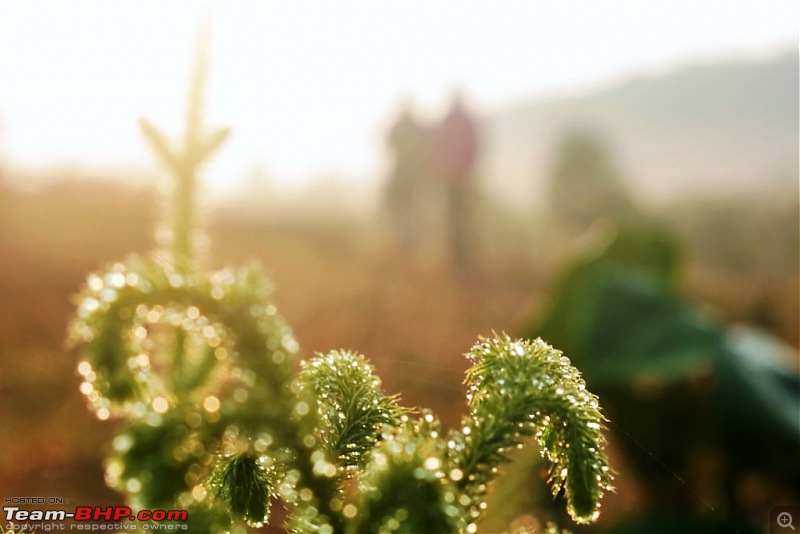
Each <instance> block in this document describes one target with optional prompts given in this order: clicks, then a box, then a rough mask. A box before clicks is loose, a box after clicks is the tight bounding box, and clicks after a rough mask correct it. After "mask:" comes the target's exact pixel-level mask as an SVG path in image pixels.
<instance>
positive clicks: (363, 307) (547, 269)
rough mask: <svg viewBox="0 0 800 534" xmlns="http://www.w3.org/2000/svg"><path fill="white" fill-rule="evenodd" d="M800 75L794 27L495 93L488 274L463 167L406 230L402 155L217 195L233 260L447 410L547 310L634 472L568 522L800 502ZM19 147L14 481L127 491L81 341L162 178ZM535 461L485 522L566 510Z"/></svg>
mask: <svg viewBox="0 0 800 534" xmlns="http://www.w3.org/2000/svg"><path fill="white" fill-rule="evenodd" d="M797 94H798V58H797V54H796V52H794V51H793V52H791V53H787V54H783V55H781V56H779V57H777V58H772V59H769V60H764V61H760V62H744V63H731V62H725V63H720V64H705V65H693V66H689V67H686V68H685V69H682V70H680V69H679V70H677V71H676V72H674V73H672V74H667V75H663V76H660V77H659V76H655V77H647V78H637V79H632V80H629V81H628V82H626V83H622V84H620V85H618V86H615V87H612V88H607V89H603V90H599V91H596V92H594V93H590V94H586V95H584V96H582V97H575V96H570V97H564V98H560V99H559V98H555V99H553V98H551V99H544V100H543V99H538V100H533V101H531V102H528V103H524V104H520V105H518V106H510V107H508V108H504V109H499V110H495V111H493V112H491V113H488V114H487V116H485V117H481V119H482V120H481V133H482V138H481V140H482V143H483V148H485V152H484V153H483V157H482V159H481V161H480V162H479V166H478V176H477V181H476V184H475V187H474V189H473V190H472V191H471V197H470V201H469V204H468V205H469V210H470V214H471V215H470V217H471V220H472V226H471V231H472V232H473V233H472V235H471V239H472V240H473V241H472V242H473V244H474V246H473V248H472V250H473V255H474V257H473V258H472V261H471V266H472V267H471V269H470V272H469V273H468V276H458V277H456V276H454V274H453V271H452V268H451V265H450V263H449V262H448V260H447V252H446V250H447V242H448V239H449V236H448V233H447V231H446V230H445V223H444V222H443V219H444V217H445V216H444V215H443V214H442V209H441V206H442V205H443V204H444V203H446V199H445V198H444V196H445V195H444V193H442V192H441V191H434V190H428V191H427V192H426V193H425V194H424V195H423V196H424V198H425V202H424V206H427V207H426V208H424V212H423V213H421V214H418V217H420V221H423V222H424V229H425V230H424V231H423V232H422V233H421V238H420V240H419V242H418V243H416V245H415V248H414V249H413V250H408V249H401V248H399V247H398V246H397V243H396V242H395V240H394V239H393V238H394V235H393V233H392V228H391V226H390V223H389V220H388V219H389V218H388V217H387V215H386V213H385V210H384V209H383V207H382V204H381V197H380V195H379V194H377V193H376V191H378V190H379V189H380V187H379V186H377V185H375V184H379V183H383V182H385V178H383V177H381V178H377V177H376V179H375V181H374V182H375V183H374V184H373V185H372V186H369V187H365V188H364V189H359V190H354V189H353V187H352V186H350V185H347V184H343V182H341V181H339V179H338V178H337V177H336V176H335V174H332V175H331V176H327V177H323V178H321V179H320V180H318V181H317V182H314V183H312V185H310V186H309V187H308V190H307V192H306V193H304V194H299V195H298V196H297V197H296V198H293V199H287V198H286V197H284V196H281V194H280V193H279V192H278V191H277V190H276V188H275V187H274V183H272V182H271V181H270V180H271V179H270V177H269V176H268V173H266V172H264V171H263V169H256V170H254V172H253V179H252V180H251V181H250V182H249V186H248V188H247V189H246V190H243V191H242V192H240V193H239V194H238V196H233V197H229V198H227V199H225V200H224V201H223V200H219V199H217V200H216V201H214V202H213V203H207V205H206V206H205V210H204V220H205V227H206V231H207V237H208V239H207V242H208V243H211V245H210V247H209V248H208V251H207V252H208V258H209V267H211V268H218V267H223V266H226V265H237V264H244V263H247V262H249V261H259V262H261V263H262V264H263V265H264V267H265V269H266V271H267V272H268V273H269V274H270V275H271V277H272V278H273V280H274V281H275V284H276V287H277V292H276V301H277V304H278V307H279V309H280V310H281V312H282V314H283V315H284V316H285V317H286V319H287V321H288V322H289V324H290V325H291V326H292V327H293V329H294V332H295V335H296V338H297V340H298V342H299V343H300V347H301V355H302V356H305V357H308V356H311V355H312V354H314V353H315V352H316V351H326V350H328V349H331V348H336V347H343V348H344V347H346V348H348V349H351V350H353V351H357V352H359V353H363V354H366V355H368V356H369V358H370V360H371V361H372V362H373V363H374V365H375V367H376V372H377V374H378V375H379V376H381V378H382V380H383V382H384V385H385V389H386V391H387V392H389V393H402V397H403V403H404V404H405V405H409V406H415V405H417V406H427V407H430V408H432V409H433V410H434V411H435V412H436V413H437V414H438V415H439V416H440V417H441V419H442V422H443V424H444V426H445V427H452V426H454V425H456V424H458V421H459V419H460V417H461V416H462V415H463V413H462V406H463V405H464V403H463V399H462V395H463V386H462V384H461V380H462V377H463V373H464V370H465V369H466V365H467V363H466V361H465V360H464V358H463V357H462V356H461V355H462V353H464V352H465V351H467V350H468V349H469V347H470V346H471V344H472V342H473V341H474V339H475V337H476V335H478V334H484V335H486V334H490V333H491V332H492V331H493V330H495V331H507V332H510V333H514V334H518V335H526V336H536V335H541V336H542V337H543V338H545V339H546V340H547V341H548V342H550V343H552V344H553V345H554V346H556V347H558V348H560V349H563V350H564V351H565V353H567V354H568V355H569V356H570V357H571V358H572V359H573V362H574V363H575V365H576V366H577V367H578V368H579V369H581V370H583V372H584V376H585V379H586V381H587V384H588V387H589V388H590V389H592V391H596V392H597V393H598V394H599V396H600V399H601V403H602V405H603V406H604V407H605V408H606V412H607V415H608V416H609V418H610V420H611V427H610V428H611V434H612V435H611V445H610V454H611V456H612V462H611V463H612V465H614V466H615V467H616V469H617V471H618V474H617V477H616V480H615V484H616V486H617V488H618V490H617V492H616V493H615V494H610V495H607V496H606V498H605V500H604V506H603V514H602V515H601V517H600V520H599V522H598V523H597V524H595V525H591V526H580V527H578V526H574V527H570V528H573V530H574V531H575V532H623V531H625V532H656V531H658V532H731V531H737V532H750V531H753V532H759V531H761V529H763V527H764V525H765V524H766V518H768V516H769V510H770V509H771V508H772V507H774V506H776V505H784V504H797V503H798V502H800V457H798V455H797V450H798V447H800V419H799V418H798V412H797V410H798V406H799V405H798V398H799V396H800V384H799V383H798V376H799V375H800V373H799V372H798V359H797V350H798V345H799V343H800V341H799V335H800V332H799V331H798V329H799V326H800V312H799V311H798V292H799V291H800V283H799V282H800V281H799V278H800V267H799V266H798V259H799V258H800V239H799V236H798V231H799V230H800V224H799V223H800V210H799V209H798V204H799V202H798V196H799V195H798V168H797V162H798V146H799V145H800V143H798V119H797V117H798V102H797ZM390 104H391V103H389V102H387V108H388V107H389V105H390ZM0 105H2V102H0ZM0 110H2V108H0ZM0 118H2V117H0ZM6 135H10V132H9V133H6ZM234 139H235V131H234ZM12 156H13V154H12ZM12 163H13V162H12V161H11V160H10V159H9V160H8V161H0V369H2V372H1V373H0V427H2V428H3V429H4V431H5V437H6V439H4V445H3V453H2V455H0V489H2V494H1V495H0V496H26V495H41V496H63V497H64V498H67V499H70V501H71V502H72V503H76V504H81V505H84V504H85V505H110V504H121V496H120V495H118V494H116V493H114V492H113V491H111V490H109V489H108V488H107V487H106V485H105V483H104V481H103V471H102V464H101V462H102V458H103V457H104V456H106V452H107V450H108V448H109V446H110V444H109V439H110V437H111V436H112V435H113V429H112V428H111V426H112V425H108V424H102V423H101V422H99V421H97V420H95V419H93V418H92V416H91V414H90V412H89V411H88V410H86V409H85V406H84V402H83V399H82V398H81V396H80V393H79V392H78V384H79V382H80V379H79V377H78V376H77V375H76V374H75V371H74V369H75V365H76V363H77V360H76V356H75V355H74V354H70V353H68V352H66V351H65V349H64V348H63V344H62V343H63V338H64V332H65V330H66V325H67V321H68V317H69V316H70V314H71V312H72V309H73V303H72V302H71V300H70V299H71V296H72V295H73V294H74V292H75V291H76V290H77V288H78V287H80V284H81V282H82V281H83V279H84V276H85V274H86V273H87V272H89V271H91V270H93V269H94V268H95V267H96V266H97V265H98V264H102V263H105V262H108V261H113V260H118V259H120V258H123V257H124V256H125V255H127V254H128V253H129V252H141V253H146V252H147V251H149V250H151V249H152V248H153V247H154V243H153V241H152V239H151V237H150V236H152V235H153V233H154V228H155V226H156V224H157V223H156V219H157V217H156V211H157V208H156V205H157V202H156V201H155V199H156V194H155V192H154V189H153V186H152V184H153V180H152V179H151V178H152V177H151V176H146V175H142V174H137V175H136V176H135V177H130V176H127V177H123V179H121V180H114V179H113V178H114V176H115V175H122V174H125V173H124V172H116V171H108V172H105V171H102V172H98V171H97V170H96V169H95V170H92V169H88V168H83V167H81V166H80V165H73V166H72V167H71V168H52V169H49V170H42V169H41V168H40V169H38V170H32V169H29V168H25V167H21V166H17V165H13V164H12ZM132 183H134V184H135V185H131V184H132ZM364 199H367V201H366V206H367V208H365V207H364V206H365V203H364ZM516 461H519V462H520V465H521V466H522V468H519V469H514V470H513V472H511V473H508V474H507V475H506V479H505V480H504V481H503V482H502V483H501V484H498V486H497V487H496V490H495V492H494V497H493V498H494V499H495V501H496V502H495V503H492V504H490V507H489V509H490V510H496V511H493V512H492V513H491V514H490V515H489V516H488V517H487V518H486V520H485V522H484V523H483V525H482V530H483V531H486V532H494V531H498V530H500V529H503V528H506V527H507V526H508V525H512V527H514V528H532V529H536V528H540V527H542V526H543V525H544V524H545V522H546V521H549V520H552V521H556V522H558V523H559V524H560V525H562V526H567V525H568V524H569V523H568V521H567V519H566V518H565V517H564V516H563V515H562V512H561V510H563V505H562V504H560V503H559V504H553V505H551V499H550V497H549V494H548V493H547V489H546V485H545V482H544V479H545V478H546V474H545V473H544V471H543V469H542V464H541V463H540V460H539V458H538V455H537V454H536V452H533V453H530V452H527V453H526V452H524V451H523V452H522V453H520V455H519V457H518V458H516Z"/></svg>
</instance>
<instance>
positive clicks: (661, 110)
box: [483, 51, 800, 207]
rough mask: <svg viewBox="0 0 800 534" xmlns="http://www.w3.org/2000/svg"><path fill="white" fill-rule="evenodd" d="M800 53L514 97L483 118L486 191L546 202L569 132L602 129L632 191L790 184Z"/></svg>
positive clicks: (790, 187) (654, 197)
mask: <svg viewBox="0 0 800 534" xmlns="http://www.w3.org/2000/svg"><path fill="white" fill-rule="evenodd" d="M798 65H799V58H798V54H797V52H794V51H792V52H786V53H784V54H781V55H779V56H777V57H773V58H771V59H768V60H761V61H744V60H739V61H725V62H714V63H703V64H695V65H688V66H684V67H681V68H678V69H676V70H672V71H671V72H668V73H665V74H659V75H652V76H641V77H636V78H632V79H629V80H628V81H625V82H623V83H620V84H618V85H615V86H613V87H610V88H607V89H604V90H600V91H596V92H593V93H583V94H578V95H572V96H567V97H557V98H546V99H545V98H539V99H533V100H530V101H527V102H523V103H520V104H517V105H513V106H509V107H507V108H504V109H501V110H499V111H497V112H496V113H494V114H492V115H491V116H490V117H489V118H488V120H487V125H486V128H487V132H486V139H487V152H486V157H485V158H484V162H483V167H484V177H485V180H486V182H485V183H486V187H487V189H488V190H489V191H491V192H492V193H494V194H496V195H497V196H499V197H500V198H503V199H505V200H508V201H510V202H512V203H513V204H514V205H517V206H519V207H529V206H532V205H536V204H540V203H541V201H542V200H543V195H544V193H545V186H546V182H547V180H548V177H549V168H550V165H551V157H552V154H553V151H554V148H555V146H556V144H557V143H558V141H559V140H560V138H561V136H562V135H564V133H565V132H567V131H569V130H573V129H581V130H589V131H592V132H595V133H597V134H598V135H600V136H602V139H603V140H604V142H605V143H606V145H607V146H608V148H609V150H610V151H611V152H612V154H613V156H614V159H615V160H616V161H617V163H618V164H619V166H620V168H621V169H622V171H623V172H624V174H625V177H626V179H627V180H628V182H629V183H630V184H631V187H632V189H633V191H634V194H635V195H637V196H638V197H639V198H641V199H642V200H645V201H650V202H653V201H654V202H658V201H661V200H666V199H671V198H674V197H676V196H678V195H681V194H685V193H688V192H692V193H697V194H702V195H720V196H721V195H725V196H729V195H732V194H743V193H746V192H748V191H754V190H757V191H770V192H775V191H779V192H791V193H793V194H794V195H795V198H796V197H797V190H798V161H799V160H800V148H799V147H800V138H799V133H798V132H799V131H800V118H799V117H800V109H799V107H798V100H799V99H800V83H799V82H798V80H799V79H800V68H799V66H798Z"/></svg>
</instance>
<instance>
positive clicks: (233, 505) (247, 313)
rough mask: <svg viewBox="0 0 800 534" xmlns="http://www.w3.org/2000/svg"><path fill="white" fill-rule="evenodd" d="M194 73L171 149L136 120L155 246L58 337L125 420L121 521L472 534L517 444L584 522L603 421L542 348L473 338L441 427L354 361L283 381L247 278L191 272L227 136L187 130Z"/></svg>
mask: <svg viewBox="0 0 800 534" xmlns="http://www.w3.org/2000/svg"><path fill="white" fill-rule="evenodd" d="M205 70H206V68H205V61H203V60H202V56H201V61H200V62H199V66H198V69H197V74H196V75H195V77H194V79H193V84H192V91H191V93H190V94H191V98H190V105H189V113H188V120H187V127H186V135H185V142H184V145H183V148H182V150H180V151H177V150H175V149H173V148H171V146H170V144H169V143H168V141H167V140H166V138H165V136H164V135H162V134H161V133H160V132H159V131H158V130H157V129H156V128H155V127H154V126H152V125H151V124H150V123H149V122H146V121H143V122H142V129H143V132H144V134H145V137H146V138H147V140H148V141H149V142H150V144H151V145H152V147H153V148H154V150H155V152H156V153H157V155H158V156H159V158H160V159H161V160H162V162H163V163H164V164H165V166H166V168H167V170H168V171H169V173H170V175H171V176H172V177H173V178H174V180H175V183H174V188H173V191H174V192H173V195H172V200H173V203H174V205H173V215H172V225H171V234H170V235H171V238H170V240H169V241H168V243H162V245H165V246H164V247H162V249H161V250H159V251H157V252H156V253H155V254H153V255H151V256H149V257H131V258H129V259H128V260H126V261H125V262H121V263H115V264H113V265H112V266H110V267H109V268H107V269H105V270H103V271H101V272H99V273H96V274H92V275H90V276H89V277H88V280H87V282H86V285H85V287H84V288H83V290H82V292H81V293H80V295H79V297H78V312H77V316H76V318H75V320H74V322H73V324H72V327H71V333H70V339H71V340H72V342H73V343H74V344H76V345H78V346H80V348H81V351H82V355H83V360H82V361H81V363H80V364H79V366H78V370H79V372H80V373H81V375H82V376H83V378H84V382H83V383H82V384H81V391H82V392H83V393H84V394H85V395H86V397H87V398H88V400H89V403H90V405H91V406H92V408H93V409H94V410H95V412H96V414H97V415H98V417H100V418H101V419H107V418H109V417H118V418H120V419H123V420H124V421H125V423H124V425H123V426H122V428H121V429H120V432H119V434H118V435H117V437H116V438H115V439H114V442H113V449H114V452H113V454H112V455H111V456H110V457H109V458H108V459H107V461H106V478H107V482H108V483H109V485H111V486H112V487H113V488H115V489H117V490H119V491H122V492H124V493H126V494H127V495H128V497H129V501H130V503H131V505H132V506H133V507H135V508H151V509H157V508H161V509H166V508H168V507H174V506H176V505H177V506H181V507H183V508H185V509H186V510H188V511H189V523H190V525H191V527H192V530H193V531H197V532H206V531H218V530H228V529H232V530H246V529H247V526H246V525H255V526H259V525H261V524H263V523H264V522H266V521H268V520H269V517H270V502H271V500H273V499H280V500H282V501H283V502H284V504H285V506H286V507H287V509H288V511H289V519H288V523H287V525H288V527H289V528H290V529H291V530H293V531H297V532H321V533H322V532H328V533H333V532H393V531H397V532H456V531H465V532H475V531H476V530H477V521H478V520H479V519H480V517H481V514H482V512H483V510H484V508H485V502H484V497H485V496H486V494H487V492H488V491H490V484H491V483H492V481H493V480H494V479H495V478H496V477H497V475H498V473H499V467H500V466H501V464H502V463H503V462H505V461H506V460H507V456H506V453H507V452H508V451H509V450H510V449H513V448H515V447H522V446H523V445H524V444H525V443H526V441H527V440H528V438H529V437H533V438H535V439H536V441H537V442H538V444H539V446H540V447H541V450H542V452H543V454H545V455H546V456H547V458H548V459H549V460H550V462H551V468H550V482H551V485H552V488H553V492H554V494H555V493H559V492H560V491H562V489H563V491H564V494H565V497H566V499H567V503H568V504H567V506H568V510H569V512H570V514H571V516H572V517H573V518H574V519H575V520H576V521H578V522H586V521H591V520H593V519H594V518H596V517H597V514H598V508H599V499H600V497H601V496H602V494H603V491H604V490H606V489H608V488H609V487H610V481H611V473H610V471H609V467H608V462H607V459H606V457H605V455H604V453H603V446H604V438H603V434H602V431H603V422H604V417H603V415H602V414H601V412H600V410H599V407H598V403H597V399H596V397H594V396H593V395H592V394H591V393H589V392H588V391H587V390H586V388H585V385H584V383H583V381H582V379H581V378H580V373H579V372H578V371H577V370H576V369H575V368H574V367H573V366H572V365H571V364H570V362H569V360H568V359H567V358H566V357H565V356H563V355H562V354H561V353H560V352H559V351H558V350H556V349H554V348H552V347H550V346H549V345H547V344H546V343H544V342H543V341H541V340H536V341H520V340H512V339H511V338H509V337H508V336H505V335H501V336H497V335H496V336H495V337H494V338H491V339H488V338H481V339H480V340H479V341H478V343H477V344H476V345H475V346H474V347H473V348H472V350H471V351H470V352H469V353H468V355H467V357H468V358H469V359H470V360H471V361H472V363H473V366H472V367H471V369H470V370H469V371H468V373H467V377H466V384H467V386H468V391H467V401H468V405H469V414H468V415H467V416H466V417H465V418H464V419H463V421H462V423H461V426H460V428H459V429H457V430H450V431H444V430H443V429H442V428H441V425H440V423H439V421H438V420H437V418H436V417H435V416H434V415H433V414H432V413H430V412H428V411H425V410H422V411H415V410H410V409H407V408H403V407H401V406H400V405H399V403H398V400H399V399H398V398H397V397H396V396H387V395H385V394H384V393H383V392H382V391H381V382H380V380H379V379H378V378H377V377H376V376H375V375H374V373H373V369H372V367H371V366H370V365H369V363H368V362H367V361H366V360H365V359H364V358H363V357H362V356H361V355H358V354H354V353H351V352H347V351H332V352H329V353H328V354H324V355H318V356H316V357H315V358H313V359H311V360H308V361H302V362H300V363H299V365H300V368H301V369H300V371H299V372H296V365H295V364H296V361H295V354H296V352H297V350H298V346H297V343H296V341H295V340H294V338H293V337H292V334H291V332H290V330H289V328H288V327H287V326H286V324H285V323H284V321H283V320H282V319H281V317H280V316H279V315H278V313H277V310H276V308H275V306H274V304H273V303H272V300H271V289H270V284H269V282H268V280H266V278H265V277H264V276H263V275H262V274H261V273H260V271H259V270H258V269H257V268H255V267H249V268H245V269H239V270H232V269H224V270H221V271H217V272H210V273H209V272H206V271H204V270H202V269H201V268H200V261H199V259H198V257H197V253H196V248H195V247H194V245H193V243H194V242H195V239H194V237H193V232H194V228H195V225H194V223H193V214H194V194H195V189H196V179H197V173H198V170H199V169H200V167H201V165H202V163H203V162H204V161H206V160H207V158H208V157H209V156H210V155H211V154H212V153H213V152H214V151H215V150H216V149H217V148H218V147H219V146H220V145H221V144H222V142H223V141H224V140H225V138H226V136H227V130H220V131H219V132H217V133H215V134H213V135H210V136H208V135H205V134H204V132H203V129H202V121H201V114H200V110H201V108H202V106H201V101H202V99H201V96H202V86H203V75H204V73H205Z"/></svg>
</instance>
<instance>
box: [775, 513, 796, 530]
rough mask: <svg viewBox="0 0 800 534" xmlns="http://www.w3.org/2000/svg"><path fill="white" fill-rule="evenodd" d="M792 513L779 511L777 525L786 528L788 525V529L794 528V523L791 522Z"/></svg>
mask: <svg viewBox="0 0 800 534" xmlns="http://www.w3.org/2000/svg"><path fill="white" fill-rule="evenodd" d="M792 520H793V518H792V514H790V513H789V512H781V513H779V514H778V526H780V527H783V528H786V527H789V528H790V529H792V530H794V525H793V524H792Z"/></svg>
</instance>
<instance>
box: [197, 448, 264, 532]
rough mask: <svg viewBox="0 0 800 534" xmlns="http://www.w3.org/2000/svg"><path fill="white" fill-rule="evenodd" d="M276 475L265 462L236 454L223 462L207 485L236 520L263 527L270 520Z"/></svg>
mask: <svg viewBox="0 0 800 534" xmlns="http://www.w3.org/2000/svg"><path fill="white" fill-rule="evenodd" d="M274 482H275V473H274V471H273V470H272V469H271V468H270V466H269V465H268V464H266V463H265V462H264V460H263V458H260V457H257V456H254V455H252V454H247V453H245V454H236V455H231V456H229V457H223V458H220V460H219V461H218V464H217V466H216V469H215V470H214V473H213V474H212V476H211V477H210V478H209V480H208V482H207V484H208V486H209V487H210V488H211V490H212V493H213V495H214V496H215V497H216V498H218V499H220V500H222V501H223V502H224V503H225V504H226V506H227V507H228V510H229V511H230V512H231V515H232V516H233V517H234V518H238V519H242V520H244V521H246V522H247V524H249V525H251V526H256V527H260V526H261V525H263V524H264V523H266V522H267V521H268V519H269V507H270V497H271V496H273V495H274V493H275V492H274V491H273V488H274Z"/></svg>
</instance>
